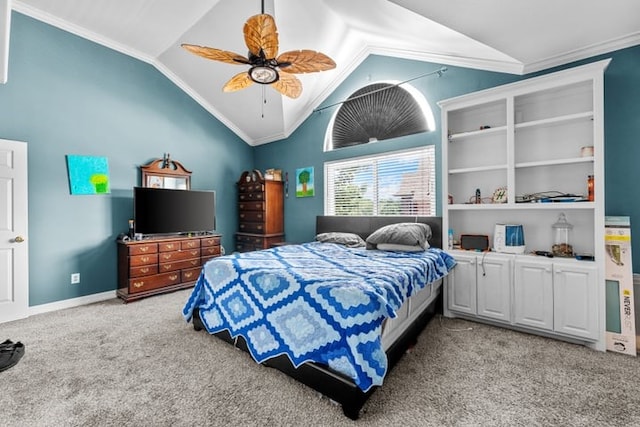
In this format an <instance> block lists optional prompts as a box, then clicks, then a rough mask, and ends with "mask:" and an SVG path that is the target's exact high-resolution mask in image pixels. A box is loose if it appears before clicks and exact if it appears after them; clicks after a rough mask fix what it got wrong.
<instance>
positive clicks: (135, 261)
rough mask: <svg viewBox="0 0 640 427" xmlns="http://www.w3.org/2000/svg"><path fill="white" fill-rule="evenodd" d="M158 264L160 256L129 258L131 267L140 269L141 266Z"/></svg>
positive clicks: (146, 255) (148, 255)
mask: <svg viewBox="0 0 640 427" xmlns="http://www.w3.org/2000/svg"><path fill="white" fill-rule="evenodd" d="M157 262H158V254H145V255H134V256H132V257H129V266H130V267H138V266H141V265H149V264H155V263H157Z"/></svg>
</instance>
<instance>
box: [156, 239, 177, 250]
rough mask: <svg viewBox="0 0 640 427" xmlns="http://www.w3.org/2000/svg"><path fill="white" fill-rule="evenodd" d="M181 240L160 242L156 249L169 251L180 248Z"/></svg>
mask: <svg viewBox="0 0 640 427" xmlns="http://www.w3.org/2000/svg"><path fill="white" fill-rule="evenodd" d="M180 247H181V242H179V241H171V242H160V243H158V251H159V252H171V251H177V250H180Z"/></svg>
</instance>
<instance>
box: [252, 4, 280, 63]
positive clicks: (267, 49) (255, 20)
mask: <svg viewBox="0 0 640 427" xmlns="http://www.w3.org/2000/svg"><path fill="white" fill-rule="evenodd" d="M244 42H245V43H246V44H247V47H248V48H249V52H251V54H253V55H255V56H260V49H262V51H263V52H264V57H265V58H266V59H273V58H275V57H276V56H277V55H278V29H277V28H276V21H275V20H274V19H273V17H272V16H271V15H267V14H265V13H263V14H260V15H254V16H252V17H251V18H249V19H247V22H246V23H245V24H244Z"/></svg>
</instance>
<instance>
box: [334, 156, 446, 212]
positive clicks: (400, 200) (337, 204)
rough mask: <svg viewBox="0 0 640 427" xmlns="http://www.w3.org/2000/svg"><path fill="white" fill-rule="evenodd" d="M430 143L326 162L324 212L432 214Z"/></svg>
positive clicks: (433, 179)
mask: <svg viewBox="0 0 640 427" xmlns="http://www.w3.org/2000/svg"><path fill="white" fill-rule="evenodd" d="M435 164H436V161H435V148H434V146H433V145H431V146H428V147H421V148H419V149H414V150H406V151H396V152H389V153H384V154H379V155H375V156H366V157H359V158H353V159H348V160H337V161H332V162H327V163H325V165H324V176H325V189H326V191H325V203H324V205H325V208H324V211H325V214H326V215H425V216H429V215H435V214H436V173H435Z"/></svg>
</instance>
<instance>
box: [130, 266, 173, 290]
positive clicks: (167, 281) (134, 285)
mask: <svg viewBox="0 0 640 427" xmlns="http://www.w3.org/2000/svg"><path fill="white" fill-rule="evenodd" d="M181 279H182V277H181V275H180V272H179V271H172V272H170V273H164V274H156V275H153V276H144V277H137V278H135V279H130V280H129V292H130V293H135V292H144V291H148V290H151V289H157V288H162V287H164V286H169V285H175V284H176V283H180V280H181Z"/></svg>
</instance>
